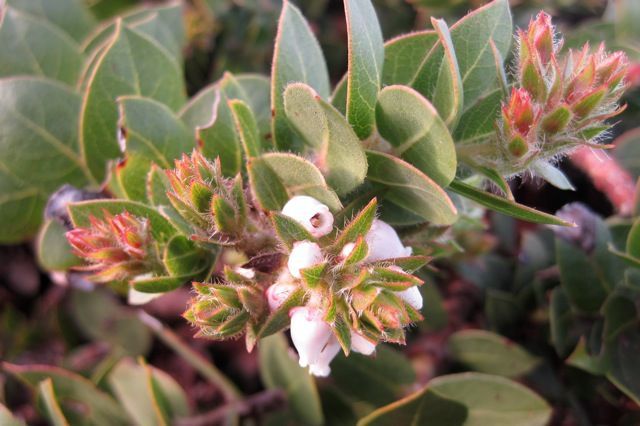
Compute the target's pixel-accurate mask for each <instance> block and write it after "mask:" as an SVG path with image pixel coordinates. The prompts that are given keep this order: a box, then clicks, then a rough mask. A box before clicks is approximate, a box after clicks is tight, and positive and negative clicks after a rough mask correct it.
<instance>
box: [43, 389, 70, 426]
mask: <svg viewBox="0 0 640 426" xmlns="http://www.w3.org/2000/svg"><path fill="white" fill-rule="evenodd" d="M38 399H39V402H42V405H43V406H44V412H45V415H46V417H47V418H48V419H49V421H50V422H51V423H52V424H53V425H54V426H67V425H68V424H69V422H68V421H67V419H66V418H65V416H64V413H63V412H62V409H61V408H60V405H59V404H58V400H57V397H56V393H55V390H54V389H53V381H52V380H51V379H45V380H43V381H41V382H40V383H39V384H38Z"/></svg>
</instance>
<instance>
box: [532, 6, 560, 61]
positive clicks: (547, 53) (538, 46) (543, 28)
mask: <svg viewBox="0 0 640 426" xmlns="http://www.w3.org/2000/svg"><path fill="white" fill-rule="evenodd" d="M553 34H554V29H553V25H552V24H551V16H549V15H548V14H547V13H545V12H540V13H538V16H536V18H535V20H533V21H532V22H531V24H529V30H528V36H529V40H530V41H531V42H532V44H533V46H534V47H535V50H536V53H537V54H538V57H539V58H540V62H541V63H542V65H546V64H548V63H549V62H550V61H551V57H552V56H553V54H554V50H555V46H554V43H553Z"/></svg>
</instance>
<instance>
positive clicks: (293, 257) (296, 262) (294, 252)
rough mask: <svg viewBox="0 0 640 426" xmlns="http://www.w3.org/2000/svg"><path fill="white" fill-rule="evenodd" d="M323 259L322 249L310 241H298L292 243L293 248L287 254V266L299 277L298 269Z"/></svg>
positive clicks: (292, 273)
mask: <svg viewBox="0 0 640 426" xmlns="http://www.w3.org/2000/svg"><path fill="white" fill-rule="evenodd" d="M323 260H324V256H323V255H322V249H321V248H320V246H319V245H317V244H316V243H312V242H311V241H298V242H296V243H293V249H291V253H290V254H289V260H288V261H287V267H288V268H289V272H290V273H291V275H293V276H294V277H296V278H300V277H301V275H300V270H301V269H304V268H308V267H310V266H313V265H317V264H318V263H320V262H322V261H323Z"/></svg>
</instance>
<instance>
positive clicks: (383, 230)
mask: <svg viewBox="0 0 640 426" xmlns="http://www.w3.org/2000/svg"><path fill="white" fill-rule="evenodd" d="M365 241H366V243H367V245H368V247H369V253H368V254H367V257H366V259H365V260H366V261H368V262H375V261H377V260H382V259H391V258H394V257H406V256H411V253H412V252H413V250H412V248H411V247H405V246H404V245H403V244H402V241H401V240H400V237H399V236H398V233H397V232H396V231H395V229H393V228H392V227H391V226H390V225H389V224H387V223H386V222H383V221H381V220H380V219H375V220H374V221H373V224H372V225H371V229H370V230H369V232H368V233H367V235H366V236H365Z"/></svg>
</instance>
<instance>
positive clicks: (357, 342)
mask: <svg viewBox="0 0 640 426" xmlns="http://www.w3.org/2000/svg"><path fill="white" fill-rule="evenodd" d="M351 350H352V351H354V352H358V353H360V354H362V355H371V354H372V353H373V352H374V351H375V350H376V345H375V344H374V343H371V342H370V341H369V340H367V339H366V338H364V337H363V336H362V335H361V334H360V333H357V332H355V331H353V330H351Z"/></svg>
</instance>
